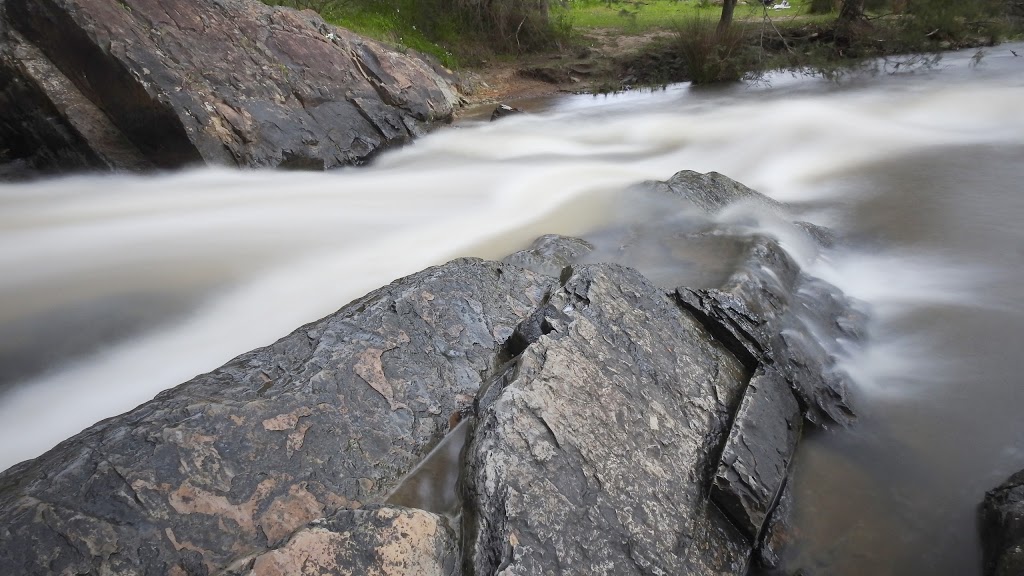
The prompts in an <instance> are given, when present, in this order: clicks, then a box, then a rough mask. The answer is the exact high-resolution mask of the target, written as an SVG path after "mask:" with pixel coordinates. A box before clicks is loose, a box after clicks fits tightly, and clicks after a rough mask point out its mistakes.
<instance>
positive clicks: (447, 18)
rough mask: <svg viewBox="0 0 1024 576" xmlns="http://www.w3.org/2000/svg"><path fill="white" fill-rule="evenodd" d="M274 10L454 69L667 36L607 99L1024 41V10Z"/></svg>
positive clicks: (421, 0) (641, 52)
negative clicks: (726, 22) (621, 92)
mask: <svg viewBox="0 0 1024 576" xmlns="http://www.w3.org/2000/svg"><path fill="white" fill-rule="evenodd" d="M265 1H266V2H268V3H271V4H280V5H287V6H292V7H296V8H300V9H314V10H316V11H318V12H320V13H321V14H322V15H323V16H324V18H325V19H326V20H328V21H329V22H331V23H334V24H337V25H339V26H343V27H345V28H349V29H351V30H354V31H356V32H358V33H360V34H364V35H367V36H370V37H373V38H377V39H380V40H383V41H385V42H389V43H391V44H393V45H396V46H398V47H401V48H409V49H414V50H418V51H420V52H424V53H427V54H431V55H433V56H435V57H437V58H438V59H439V60H441V62H442V63H444V64H445V65H447V66H449V67H453V68H455V67H461V66H470V67H472V66H474V65H477V64H479V63H480V62H482V61H484V60H492V59H494V58H503V57H504V58H511V59H513V60H528V59H529V58H530V55H531V54H538V53H540V54H547V55H552V54H561V55H562V56H564V55H565V54H569V53H573V52H576V51H578V50H579V48H580V47H582V46H585V45H588V43H589V44H592V43H593V41H592V39H593V35H592V34H591V33H592V32H597V31H600V32H601V34H602V35H603V37H604V38H609V37H624V36H644V37H648V36H649V37H655V36H656V37H658V39H657V40H656V41H654V42H650V43H647V44H646V45H644V46H642V47H641V48H639V49H638V50H637V51H636V52H635V53H634V54H631V55H629V56H627V57H622V55H621V54H615V55H613V56H610V57H608V56H606V58H614V59H615V62H614V63H612V64H610V65H604V66H601V67H600V68H601V69H602V70H603V72H602V73H603V74H605V75H607V76H609V77H608V78H604V79H599V80H596V81H594V82H592V84H593V85H599V86H602V87H603V88H604V89H617V86H619V87H620V86H621V85H622V84H628V85H633V86H635V85H655V84H663V83H668V82H675V81H682V80H693V81H695V82H698V83H712V82H722V81H735V80H738V79H742V78H752V77H757V76H758V75H759V74H761V73H763V72H765V71H768V70H772V69H778V68H793V69H802V70H804V71H807V72H809V73H813V74H823V75H840V74H842V72H843V71H844V70H846V69H850V68H855V67H857V66H858V65H859V63H861V62H863V61H865V60H867V59H875V58H878V57H885V56H892V55H896V54H908V53H928V52H934V51H939V50H948V49H955V48H962V47H966V46H983V45H990V44H993V43H995V42H998V41H999V40H1000V39H1002V38H1005V37H1007V36H1011V37H1012V36H1014V35H1019V33H1020V30H1021V25H1020V23H1021V21H1022V19H1024V0H969V1H968V0H865V8H866V11H865V13H864V14H863V16H862V17H859V18H857V19H856V21H851V22H843V23H842V24H841V25H840V23H839V20H838V14H839V7H840V4H841V2H842V1H843V0H788V2H787V4H788V6H789V7H788V8H786V9H778V10H776V9H771V8H770V7H766V6H765V5H764V4H763V3H762V2H761V1H760V0H746V1H744V0H739V1H738V3H737V6H736V10H735V14H734V18H733V23H732V25H731V26H729V27H728V29H723V30H717V29H716V24H717V21H718V17H719V15H720V14H721V11H722V7H721V5H720V3H721V0H265ZM778 1H781V0H778ZM1015 14H1016V16H1015ZM579 69H580V68H579V66H577V67H576V70H579ZM573 74H574V73H572V72H570V73H566V74H561V73H559V72H557V71H556V72H554V73H550V74H548V73H547V72H545V74H544V75H547V76H551V77H559V76H561V77H566V78H569V77H573ZM613 76H617V78H613ZM621 79H624V81H620V80H621Z"/></svg>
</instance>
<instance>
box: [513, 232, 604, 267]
mask: <svg viewBox="0 0 1024 576" xmlns="http://www.w3.org/2000/svg"><path fill="white" fill-rule="evenodd" d="M593 250H594V247H593V245H591V244H590V242H587V241H586V240H581V239H579V238H571V237H568V236H560V235H558V234H545V235H544V236H541V237H540V238H537V239H536V240H534V241H533V244H531V245H530V247H529V248H527V249H526V250H520V251H518V252H515V253H513V254H510V255H508V256H506V257H505V258H504V259H502V262H508V263H509V264H515V265H516V266H522V267H523V268H526V269H527V270H533V271H534V272H537V273H538V274H546V275H548V276H555V277H558V276H559V275H561V273H562V269H563V268H565V267H566V266H568V265H570V264H572V263H574V262H579V261H580V259H582V258H583V257H584V256H586V255H587V254H589V253H590V252H591V251H593Z"/></svg>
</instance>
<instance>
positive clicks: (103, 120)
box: [0, 0, 459, 170]
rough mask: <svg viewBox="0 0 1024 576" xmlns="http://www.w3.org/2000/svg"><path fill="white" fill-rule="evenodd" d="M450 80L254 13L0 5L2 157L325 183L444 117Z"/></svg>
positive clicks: (211, 1)
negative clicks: (302, 177)
mask: <svg viewBox="0 0 1024 576" xmlns="http://www.w3.org/2000/svg"><path fill="white" fill-rule="evenodd" d="M458 103H459V96H458V95H457V93H456V92H455V90H454V88H453V84H452V78H451V77H450V75H449V74H448V73H447V72H446V71H444V70H443V69H441V68H440V67H438V66H433V65H431V64H430V63H428V62H427V61H426V60H424V59H422V58H420V57H418V56H416V55H412V54H401V53H398V52H396V51H394V50H391V49H389V48H387V47H385V46H383V45H382V44H380V43H378V42H375V41H372V40H368V39H365V38H361V37H359V36H356V35H355V34H353V33H351V32H349V31H347V30H344V29H339V28H336V27H334V26H330V25H328V24H326V23H325V22H324V21H323V20H322V19H321V18H320V17H319V16H318V15H317V14H316V13H314V12H312V11H303V12H299V11H295V10H292V9H288V8H273V7H269V6H266V5H264V4H262V3H260V2H251V1H247V0H161V1H160V2H154V1H152V0H120V1H117V2H115V1H113V0H0V142H3V143H4V146H3V147H4V148H5V149H6V150H0V158H3V157H5V156H6V157H7V158H16V159H21V161H22V163H24V164H26V165H28V166H29V167H32V168H35V169H39V170H68V169H76V168H83V167H102V168H112V169H131V170H136V169H143V168H147V167H159V168H171V167H177V166H182V165H187V164H194V163H201V162H205V163H209V164H219V165H238V166H280V167H294V168H316V169H324V168H330V167H333V166H339V165H345V164H356V163H360V162H363V161H365V160H366V159H368V158H369V157H370V156H372V155H373V154H374V153H376V152H377V151H379V150H380V149H382V148H385V147H388V146H392V145H395V144H400V143H404V142H406V141H408V140H409V139H410V138H411V137H413V136H414V135H417V134H419V133H421V132H422V131H423V130H424V129H425V128H426V127H427V126H429V125H430V124H431V123H434V122H438V121H447V120H449V119H451V116H452V114H453V112H454V107H456V106H458Z"/></svg>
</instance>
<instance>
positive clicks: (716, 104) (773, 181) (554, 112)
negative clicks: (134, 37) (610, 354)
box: [0, 46, 1024, 576]
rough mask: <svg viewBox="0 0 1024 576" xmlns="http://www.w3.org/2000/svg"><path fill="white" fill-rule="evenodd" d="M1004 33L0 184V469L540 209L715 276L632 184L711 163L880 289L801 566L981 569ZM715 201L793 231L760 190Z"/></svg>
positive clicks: (1007, 247) (825, 437) (999, 417)
mask: <svg viewBox="0 0 1024 576" xmlns="http://www.w3.org/2000/svg"><path fill="white" fill-rule="evenodd" d="M1010 48H1014V49H1016V50H1017V51H1018V53H1019V52H1021V49H1022V48H1024V47H1022V46H1009V47H1006V46H1004V47H998V48H994V49H992V50H991V51H990V53H989V54H988V55H987V56H986V57H985V58H984V59H982V61H981V64H980V65H978V66H972V65H970V63H971V56H972V55H973V52H971V53H965V54H955V55H950V56H949V57H947V58H946V59H945V60H944V64H943V66H941V67H940V68H939V69H936V70H932V71H927V72H921V73H918V74H915V75H910V76H900V77H888V76H883V77H877V78H864V79H860V80H854V81H850V82H848V83H846V84H844V85H841V86H835V85H832V84H828V83H825V82H823V81H819V80H815V79H807V78H792V77H789V76H786V75H779V76H777V77H775V78H773V79H772V82H771V84H770V85H762V86H756V87H734V88H729V89H724V90H716V91H704V90H690V89H689V88H688V87H686V86H678V87H673V88H670V89H668V90H665V91H658V92H654V93H635V94H625V95H620V96H616V97H599V98H593V97H573V98H566V99H560V100H557V101H554V102H552V103H551V104H550V106H549V107H548V109H546V110H545V111H544V112H542V113H538V114H534V115H530V116H518V117H510V118H507V119H505V120H503V121H501V122H498V123H495V124H486V123H474V122H467V123H464V124H462V125H460V126H458V127H455V128H452V129H447V130H443V131H440V132H438V133H435V134H433V135H430V136H428V137H426V138H424V139H422V140H421V141H419V142H417V143H416V144H415V145H413V146H410V147H407V148H405V149H402V150H398V151H395V152H392V153H388V154H384V155H383V156H382V157H381V158H380V159H379V161H378V162H377V163H376V165H375V166H373V167H370V168H368V169H360V170H342V171H339V172H335V173H329V174H295V173H287V174H278V173H267V172H227V171H218V170H200V171H193V172H186V173H177V174H168V175H162V176H155V177H134V176H107V177H76V178H68V179H60V180H50V181H44V182H37V183H30V184H24V185H0V468H5V467H7V466H9V465H11V464H13V463H15V462H17V461H19V460H21V459H24V458H29V457H32V456H35V455H37V454H39V453H40V452H42V451H44V450H46V449H47V448H49V447H50V446H52V445H53V444H55V443H56V442H58V441H59V440H61V439H63V438H65V437H67V436H69V435H71V434H74V433H76V432H78V431H79V430H81V429H82V428H84V427H85V426H87V425H89V424H91V423H92V422H94V421H96V420H98V419H101V418H104V417H107V416H111V415H113V414H116V413H119V412H122V411H124V410H127V409H130V408H132V407H133V406H135V405H137V404H139V403H141V402H143V401H145V400H147V399H149V398H151V397H152V396H153V395H154V394H155V393H156V392H158V391H159V390H161V389H164V388H167V387H170V386H173V385H174V384H177V383H179V382H181V381H184V380H186V379H188V378H190V377H191V376H193V375H195V374H196V373H199V372H203V371H207V370H211V369H213V368H215V367H217V366H219V365H220V364H222V363H224V362H225V361H226V360H228V359H229V358H231V357H232V356H233V355H236V354H239V353H242V352H244V351H247V350H249V349H251V348H254V347H257V346H261V345H265V344H268V343H270V342H272V341H273V340H275V339H276V338H278V337H280V336H282V335H284V334H286V333H287V332H289V331H290V330H292V329H294V328H295V327H297V326H299V325H301V324H302V323H304V322H307V321H310V320H313V319H316V318H318V317H321V316H323V315H325V314H328V313H330V312H332V311H334V310H336V309H337V308H339V307H340V306H341V305H343V304H344V303H346V302H347V301H349V300H351V299H352V298H355V297H357V296H359V295H361V294H363V293H365V292H366V291H368V290H370V289H372V288H375V287H377V286H379V285H382V284H385V283H387V282H389V281H390V280H392V279H393V278H396V277H398V276H401V275H404V274H408V273H411V272H414V271H416V270H418V269H421V268H423V267H424V266H427V265H430V264H435V263H440V262H443V261H445V260H447V259H449V258H451V257H454V256H458V255H478V256H484V257H492V258H493V257H500V256H501V255H503V254H506V253H508V252H510V251H512V250H514V249H517V248H519V247H522V246H523V245H525V244H527V243H528V242H529V240H530V239H531V238H532V237H534V236H536V235H538V234H541V233H548V232H558V233H563V234H576V235H584V236H589V237H590V238H591V239H592V240H594V241H595V242H596V243H598V244H599V246H601V247H602V249H603V250H605V253H606V254H611V255H617V257H620V258H621V259H622V260H623V261H626V262H628V263H631V264H633V265H636V266H638V267H639V268H641V270H642V271H644V272H645V273H648V274H649V275H651V276H652V277H653V278H654V279H655V280H656V281H658V282H662V283H664V284H675V283H689V284H713V283H714V280H715V278H716V277H718V276H719V275H720V274H721V273H722V272H723V269H722V268H723V267H722V266H721V264H722V261H723V260H722V259H721V258H720V254H721V250H723V249H728V246H724V247H723V246H716V245H714V244H713V243H710V244H706V245H701V244H699V243H698V244H690V245H691V246H695V247H691V248H689V249H686V248H681V246H684V245H685V244H686V243H685V242H682V241H683V240H686V239H687V234H690V233H691V232H695V231H699V229H700V227H701V226H704V225H706V221H703V220H701V219H699V218H697V219H694V218H691V217H690V216H688V215H685V214H682V215H681V214H673V213H671V212H669V211H666V209H665V207H664V206H663V205H658V204H657V203H645V202H642V201H640V200H639V199H638V197H636V196H635V195H627V194H623V193H622V190H623V189H625V188H626V187H627V186H628V185H629V184H632V183H634V182H637V181H640V180H644V179H665V178H668V177H669V176H671V175H672V174H673V173H674V172H675V171H677V170H680V169H693V170H699V171H708V170H717V171H720V172H723V173H725V174H727V175H729V176H732V177H734V178H736V179H738V180H740V181H742V182H744V183H746V184H748V185H750V186H752V187H754V188H757V189H759V190H760V191H762V192H764V193H766V194H768V195H770V196H772V197H774V198H776V199H778V200H782V201H786V202H791V203H792V204H793V205H794V208H795V210H796V211H797V212H798V213H799V214H800V217H801V218H803V219H806V220H810V221H813V222H815V223H819V224H823V225H827V226H832V227H834V228H835V229H837V230H839V231H840V232H842V233H843V234H845V235H846V236H847V237H849V238H850V242H849V243H848V244H846V245H844V246H843V247H841V248H839V249H837V250H835V251H832V252H828V253H824V254H815V253H813V252H801V251H800V250H799V247H798V246H793V245H788V246H787V248H789V249H793V250H795V251H796V252H797V253H795V254H794V256H796V257H797V258H798V259H799V260H800V261H801V262H802V263H803V264H804V265H805V266H807V267H808V269H809V270H811V271H812V272H813V273H815V274H818V275H820V276H822V277H824V278H825V279H827V280H829V281H831V282H833V283H835V284H837V285H838V286H840V287H841V288H843V289H844V290H846V291H847V292H848V293H849V294H851V295H852V296H855V297H858V298H860V299H862V300H864V301H865V302H866V303H867V304H868V305H870V307H871V309H872V323H871V327H870V343H869V346H868V348H867V349H866V350H864V352H863V353H861V354H858V355H857V356H856V357H853V358H850V359H849V362H848V368H849V370H850V371H851V372H852V373H853V374H854V375H855V376H856V380H857V383H858V390H856V395H857V397H858V402H859V405H858V407H859V411H860V413H861V414H862V417H861V420H860V422H859V423H858V424H857V425H856V427H855V428H853V429H852V430H850V431H841V432H832V433H826V434H819V435H817V436H815V437H813V438H812V439H810V440H809V441H808V442H806V443H805V444H804V445H803V447H802V449H801V452H800V454H799V456H798V460H797V462H796V479H795V482H796V489H797V492H796V502H797V523H796V528H797V531H798V534H799V537H800V542H801V544H800V546H799V547H797V548H795V549H793V550H792V551H791V557H790V558H789V560H788V562H789V565H790V567H791V568H793V569H796V568H806V569H807V570H808V571H809V573H810V574H830V575H846V574H849V575H853V574H876V575H877V574H882V575H885V574H893V575H897V574H898V575H907V574H911V575H914V574H922V575H924V574H927V575H948V576H954V575H955V576H964V575H967V576H970V575H972V574H978V573H980V559H979V557H978V545H977V539H976V536H975V526H974V519H973V515H974V507H975V505H976V503H977V502H978V501H979V500H980V499H981V496H982V494H983V493H984V490H985V489H987V488H989V487H991V486H993V485H995V484H997V483H998V482H999V481H1001V480H1002V479H1003V478H1004V477H1005V476H1006V475H1008V474H1009V473H1010V472H1011V471H1013V470H1016V469H1019V468H1021V467H1024V451H1022V448H1024V443H1022V440H1024V419H1022V418H1020V417H1019V416H1018V414H1019V413H1020V410H1021V407H1022V406H1024V386H1021V383H1020V380H1021V378H1020V376H1019V372H1018V370H1017V367H1016V366H1015V360H1016V356H1018V355H1019V354H1020V352H1021V350H1022V346H1021V342H1022V339H1021V338H1022V337H1021V335H1022V334H1024V297H1022V296H1021V293H1020V291H1019V289H1018V288H1017V287H1018V286H1020V285H1021V283H1022V281H1024V267H1022V266H1021V263H1022V262H1021V260H1022V259H1024V229H1022V228H1021V227H1020V226H1019V222H1021V221H1024V194H1022V190H1021V187H1022V184H1021V183H1022V182H1024V162H1022V160H1024V113H1022V112H1021V111H1020V102H1022V101H1024V58H1014V57H1013V56H1012V54H1011V53H1010V51H1009V50H1010ZM716 220H718V221H720V222H728V223H729V224H730V225H732V226H733V227H741V228H743V227H746V228H747V229H749V231H750V232H751V233H754V232H757V231H762V230H767V231H771V232H774V233H784V230H782V229H781V228H780V227H779V224H778V222H776V221H774V220H773V218H772V217H771V216H770V215H767V214H762V213H758V212H756V211H754V210H751V209H749V207H746V208H743V207H741V208H738V209H734V210H727V211H726V212H725V213H723V214H721V215H719V216H717V217H716ZM666 229H669V230H672V229H676V230H677V231H676V233H675V234H676V236H677V237H676V238H675V240H679V242H675V241H673V242H669V243H667V244H666V243H665V242H662V241H661V240H659V239H658V238H659V237H660V236H659V235H663V234H664V230H666ZM627 236H628V237H629V242H627V243H628V244H629V245H631V246H633V248H632V249H631V250H618V249H617V247H618V246H621V245H622V244H624V242H622V239H623V238H625V237H627ZM693 238H699V235H698V236H693ZM680 251H682V252H680ZM679 260H683V261H685V262H690V263H693V265H692V266H690V267H679V266H676V265H674V264H673V265H670V264H669V263H670V262H678V261H679ZM716 266H718V268H716Z"/></svg>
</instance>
